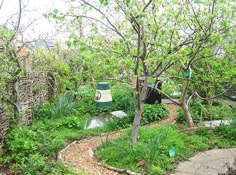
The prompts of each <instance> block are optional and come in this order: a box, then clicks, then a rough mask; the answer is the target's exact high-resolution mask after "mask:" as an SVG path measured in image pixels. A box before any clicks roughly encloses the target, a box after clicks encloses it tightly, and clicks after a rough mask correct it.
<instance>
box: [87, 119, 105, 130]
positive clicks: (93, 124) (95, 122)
mask: <svg viewBox="0 0 236 175" xmlns="http://www.w3.org/2000/svg"><path fill="white" fill-rule="evenodd" d="M105 122H106V120H105V118H104V117H97V116H95V117H91V118H90V119H88V121H87V124H86V127H85V128H86V129H91V128H97V127H102V126H103V125H104V123H105Z"/></svg>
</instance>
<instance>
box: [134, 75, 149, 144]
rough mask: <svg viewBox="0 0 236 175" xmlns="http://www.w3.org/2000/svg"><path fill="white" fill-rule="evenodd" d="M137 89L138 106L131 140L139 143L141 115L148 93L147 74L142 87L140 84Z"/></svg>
mask: <svg viewBox="0 0 236 175" xmlns="http://www.w3.org/2000/svg"><path fill="white" fill-rule="evenodd" d="M138 84H139V83H138ZM137 89H138V95H137V101H138V105H137V108H136V112H135V117H134V121H133V127H132V133H131V142H132V144H136V143H137V138H138V127H139V125H140V120H141V115H142V112H143V106H144V101H145V98H146V93H147V76H144V82H143V84H142V87H140V85H138V88H137ZM140 89H141V91H140Z"/></svg>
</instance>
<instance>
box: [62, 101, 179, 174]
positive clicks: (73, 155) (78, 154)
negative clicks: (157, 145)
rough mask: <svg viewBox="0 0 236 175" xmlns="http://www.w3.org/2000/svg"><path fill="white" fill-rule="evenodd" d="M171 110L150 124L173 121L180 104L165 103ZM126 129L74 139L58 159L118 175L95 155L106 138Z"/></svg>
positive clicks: (75, 166) (89, 170)
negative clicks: (166, 116) (159, 119)
mask: <svg viewBox="0 0 236 175" xmlns="http://www.w3.org/2000/svg"><path fill="white" fill-rule="evenodd" d="M165 106H166V108H167V109H168V110H169V116H168V118H167V119H165V120H162V121H159V122H155V123H152V124H150V125H148V126H153V125H159V124H168V123H173V122H174V120H175V117H176V115H177V108H178V106H176V105H174V104H165ZM124 131H125V130H122V131H117V132H111V133H106V134H103V135H102V136H97V137H90V138H86V139H82V140H79V141H74V142H72V143H71V144H69V145H68V146H67V147H66V148H64V149H63V150H61V151H60V152H59V154H58V160H61V161H63V162H64V163H65V164H66V165H68V166H69V167H71V168H73V169H74V170H82V171H84V172H86V173H87V174H89V175H118V174H119V173H117V172H115V171H112V170H108V169H107V168H105V167H104V166H101V164H100V163H99V162H97V160H96V158H95V157H94V155H93V154H94V150H95V149H96V148H97V147H98V146H99V145H100V144H101V143H102V141H105V140H106V139H115V138H118V137H120V136H121V135H122V134H123V133H124Z"/></svg>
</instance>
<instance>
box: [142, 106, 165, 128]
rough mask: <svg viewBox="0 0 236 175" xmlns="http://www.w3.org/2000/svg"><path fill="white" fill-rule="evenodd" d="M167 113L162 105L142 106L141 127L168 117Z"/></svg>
mask: <svg viewBox="0 0 236 175" xmlns="http://www.w3.org/2000/svg"><path fill="white" fill-rule="evenodd" d="M168 113H169V112H168V110H167V109H166V108H165V107H164V105H163V104H152V105H151V104H144V108H143V112H142V117H141V125H145V124H148V123H151V122H154V121H158V120H161V119H165V118H167V117H168Z"/></svg>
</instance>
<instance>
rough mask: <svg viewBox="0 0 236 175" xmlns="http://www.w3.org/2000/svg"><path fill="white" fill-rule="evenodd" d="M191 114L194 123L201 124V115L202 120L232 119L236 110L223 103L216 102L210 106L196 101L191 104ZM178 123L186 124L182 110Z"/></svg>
mask: <svg viewBox="0 0 236 175" xmlns="http://www.w3.org/2000/svg"><path fill="white" fill-rule="evenodd" d="M190 112H191V114H192V118H193V121H194V123H199V121H200V117H201V115H202V120H211V119H212V120H222V119H232V118H233V117H234V116H235V112H236V110H235V108H232V107H230V106H229V105H227V104H225V103H222V102H214V103H213V105H209V104H208V103H206V102H204V101H202V100H194V101H192V102H191V103H190ZM177 121H178V122H179V123H183V124H186V117H185V116H184V113H183V110H182V109H179V114H178V116H177Z"/></svg>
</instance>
